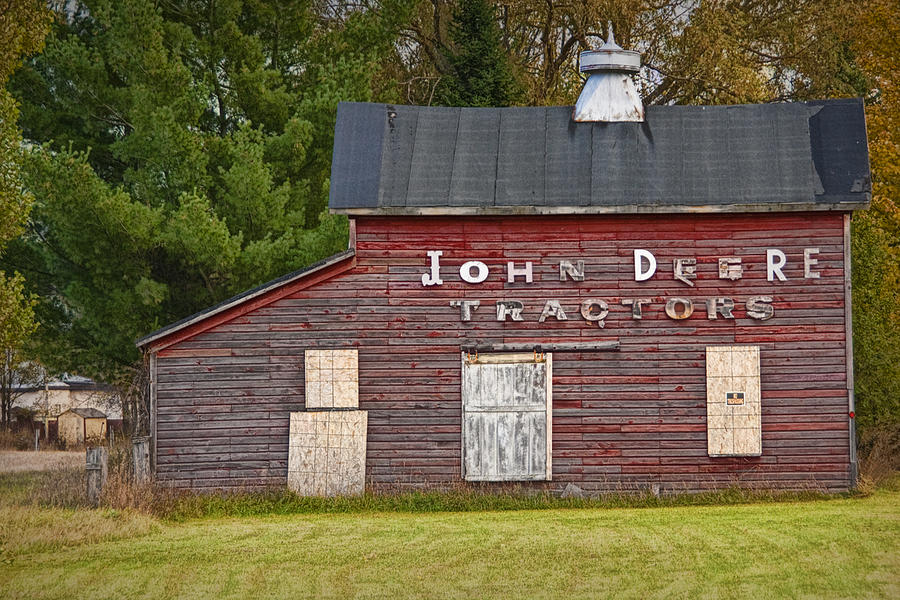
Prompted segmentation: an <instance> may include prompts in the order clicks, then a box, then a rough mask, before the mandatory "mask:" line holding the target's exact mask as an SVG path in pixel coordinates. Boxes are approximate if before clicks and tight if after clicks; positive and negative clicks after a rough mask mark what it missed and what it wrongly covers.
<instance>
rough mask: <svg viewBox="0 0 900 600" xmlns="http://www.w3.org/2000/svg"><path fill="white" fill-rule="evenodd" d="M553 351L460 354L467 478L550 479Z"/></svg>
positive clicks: (463, 467)
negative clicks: (477, 354)
mask: <svg viewBox="0 0 900 600" xmlns="http://www.w3.org/2000/svg"><path fill="white" fill-rule="evenodd" d="M551 363H552V360H551V355H550V354H544V355H542V356H540V357H536V356H535V355H534V354H533V353H527V354H526V353H521V354H520V353H516V354H482V355H479V356H477V357H471V358H469V357H467V355H466V354H465V353H463V358H462V406H463V419H462V436H463V440H462V453H463V456H462V470H463V478H464V479H466V480H467V481H523V480H540V479H550V476H551V472H552V469H551V463H550V447H551V439H550V438H551V434H550V415H551V406H552V400H551V380H552V372H551Z"/></svg>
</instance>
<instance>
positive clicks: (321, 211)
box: [4, 0, 403, 382]
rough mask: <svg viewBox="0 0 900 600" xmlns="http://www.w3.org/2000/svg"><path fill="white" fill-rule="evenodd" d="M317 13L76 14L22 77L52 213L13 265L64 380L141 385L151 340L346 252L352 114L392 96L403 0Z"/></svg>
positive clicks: (234, 2)
mask: <svg viewBox="0 0 900 600" xmlns="http://www.w3.org/2000/svg"><path fill="white" fill-rule="evenodd" d="M315 6H317V5H316V4H315V3H309V2H307V1H304V0H295V1H292V2H262V1H258V0H246V1H245V0H222V1H218V2H215V3H197V2H192V1H189V0H186V1H172V2H165V3H158V2H154V1H153V0H85V1H84V2H69V3H66V7H65V10H64V12H63V13H61V14H60V15H59V22H58V24H57V26H56V27H55V29H54V31H53V32H52V34H51V36H50V37H49V39H48V41H47V46H46V49H45V51H44V53H43V54H42V55H41V56H39V57H37V58H36V59H34V60H33V61H31V62H30V63H29V64H28V65H27V67H26V68H23V69H22V71H21V72H20V73H18V74H17V76H16V77H15V80H14V82H13V83H14V85H13V89H14V91H15V93H16V94H17V96H18V98H19V101H20V102H21V104H22V111H21V114H22V118H21V123H22V126H23V130H24V133H25V136H26V138H27V139H29V140H31V141H33V142H35V143H36V144H37V145H36V146H35V147H34V148H33V150H32V151H31V152H30V153H29V155H28V157H27V161H26V164H25V167H26V168H25V183H26V187H27V189H28V190H30V191H31V192H32V193H33V195H34V197H35V203H34V209H33V213H32V219H31V226H30V227H29V229H28V231H27V232H26V233H25V235H24V236H23V237H22V238H20V239H19V240H17V241H16V242H15V243H14V244H13V245H11V247H10V249H9V250H10V251H9V254H8V255H7V256H6V257H4V263H5V265H6V266H7V267H15V268H17V269H19V270H21V271H22V272H23V273H24V274H25V275H26V278H27V280H28V282H29V285H30V286H31V289H33V290H34V291H36V292H37V293H38V294H39V295H40V298H41V303H40V305H39V306H38V307H37V311H38V314H39V317H40V319H41V321H42V322H43V323H45V327H42V329H41V331H40V332H39V335H38V341H39V351H40V358H41V360H42V362H44V363H45V364H47V365H48V366H49V367H50V368H51V369H53V370H68V371H72V372H78V373H82V374H84V375H88V376H92V377H95V378H99V379H102V380H105V381H111V382H112V381H123V380H127V379H129V378H130V377H131V376H132V374H133V373H134V368H135V366H136V365H138V364H139V363H138V361H139V358H140V357H139V354H138V351H137V349H136V348H135V346H134V341H135V339H136V338H138V337H140V336H141V335H143V334H146V333H148V332H150V331H152V330H153V329H155V328H157V327H160V326H162V325H165V324H167V323H170V322H172V321H175V320H177V319H180V318H182V317H185V316H187V315H189V314H192V313H194V312H196V311H198V310H201V309H203V308H205V307H207V306H209V305H211V304H215V303H216V302H219V301H221V300H222V299H224V298H227V297H229V296H231V295H233V294H235V293H238V292H240V291H243V290H245V289H247V288H249V287H252V286H254V285H257V284H259V283H262V282H264V281H267V280H269V279H272V278H274V277H276V276H279V275H282V274H284V273H286V272H289V271H291V270H294V269H297V268H300V267H303V266H305V265H307V264H309V263H311V262H313V261H315V260H318V259H320V258H322V257H324V256H327V255H328V254H331V253H334V252H337V251H340V250H342V249H344V248H345V247H346V241H347V233H346V219H344V218H342V217H334V216H331V215H329V214H328V212H327V210H326V204H327V196H328V178H329V174H330V159H331V147H332V138H333V135H334V134H333V130H334V118H335V110H336V107H337V104H338V102H339V101H341V100H357V101H367V100H372V99H373V97H372V92H371V90H372V88H373V77H374V74H376V73H377V71H378V69H377V64H378V60H379V58H380V57H381V56H382V55H383V53H384V52H385V51H386V50H387V49H388V48H390V43H391V41H392V40H393V29H392V28H393V25H392V21H391V19H393V18H396V17H397V15H399V14H402V10H403V3H402V2H399V3H396V4H393V3H384V5H383V7H382V8H383V9H382V10H381V11H378V12H375V11H365V12H364V11H352V12H349V13H346V14H342V15H333V14H320V13H316V12H314V7H315ZM338 17H339V18H338Z"/></svg>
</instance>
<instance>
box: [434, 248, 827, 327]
mask: <svg viewBox="0 0 900 600" xmlns="http://www.w3.org/2000/svg"><path fill="white" fill-rule="evenodd" d="M819 252H820V250H819V248H804V249H803V258H802V261H803V277H804V278H805V279H819V278H821V275H822V274H821V271H818V270H814V268H815V267H816V266H817V265H818V263H819V260H818V259H817V258H816V257H815V255H817V254H819ZM426 256H427V258H428V271H427V272H426V273H423V274H422V285H423V286H425V287H430V286H440V285H444V280H443V279H442V278H441V257H442V256H444V252H443V251H442V250H428V251H427V252H426ZM633 256H634V280H635V281H647V280H649V279H651V278H653V277H654V276H655V275H656V273H657V268H656V267H657V260H656V256H654V254H653V253H652V252H650V251H649V250H644V249H640V248H638V249H635V250H633ZM505 262H506V281H505V284H506V285H515V284H525V285H528V284H532V283H534V281H535V280H536V272H535V268H534V263H533V262H532V261H523V262H522V263H519V265H522V266H519V265H517V264H516V263H515V262H514V261H505ZM697 262H698V261H697V259H696V258H694V257H690V258H674V259H672V276H673V278H674V279H675V280H676V281H680V282H682V283H684V284H686V285H689V286H691V287H695V283H694V282H695V281H696V280H697V278H698V275H699V274H698V273H697V269H698V264H697ZM539 264H540V263H539ZM557 264H558V267H559V271H558V272H559V281H561V282H566V281H570V280H571V281H574V282H581V281H585V263H584V260H560V261H558V263H557ZM787 264H788V258H787V255H786V254H785V253H784V252H782V251H781V250H779V249H777V248H768V249H766V258H765V265H766V279H767V280H768V281H771V282H776V281H778V282H780V281H787V280H788V277H787V276H786V275H785V273H784V269H785V268H786V266H787ZM715 268H716V269H717V273H718V279H727V280H730V281H738V280H740V279H742V278H743V274H744V269H745V264H744V262H743V259H742V258H741V257H738V256H725V257H720V258H718V259H717V261H716V263H715ZM490 273H491V267H489V266H488V264H487V263H485V262H483V261H480V260H466V261H464V262H463V263H462V264H461V265H460V267H459V278H460V280H461V281H464V282H466V283H470V284H476V285H477V284H480V283H483V282H485V281H487V279H488V277H489V276H490ZM712 276H713V277H715V276H716V275H712ZM554 277H555V275H554ZM537 280H538V281H540V276H539V275H537ZM612 301H613V303H615V304H619V305H621V306H623V307H627V309H626V314H627V313H630V314H629V315H628V316H629V317H630V318H631V319H632V320H635V321H639V320H641V319H643V318H644V316H645V314H646V313H647V312H648V311H653V310H657V311H658V310H659V303H660V302H662V303H663V308H662V311H663V312H664V314H665V315H666V316H667V317H668V318H670V319H673V320H679V321H680V320H684V319H689V318H691V317H692V316H693V315H694V312H695V311H696V308H697V307H705V308H706V311H705V312H706V318H707V319H710V320H714V319H720V318H721V319H735V318H736V317H735V314H734V311H735V310H736V307H737V306H738V305H737V303H736V302H735V299H734V298H730V297H713V298H683V297H672V298H615V299H613V300H612ZM576 302H578V301H576ZM772 303H773V297H772V296H750V297H749V298H747V300H746V301H744V306H743V308H744V314H745V315H746V316H747V318H750V319H754V320H757V321H766V320H768V319H771V318H772V317H773V316H774V315H775V307H774V306H773V304H772ZM480 305H481V301H480V300H465V299H460V300H451V301H450V306H451V307H453V308H458V309H459V320H460V321H462V322H471V321H472V319H473V313H474V312H475V311H476V310H477V309H478V307H479V306H480ZM496 308H497V312H496V319H497V321H502V322H505V321H524V320H525V316H524V315H525V313H526V310H527V307H526V306H525V304H524V303H523V302H521V301H519V300H497V301H496ZM572 312H577V313H579V314H580V315H581V318H582V319H584V320H585V321H587V322H589V323H596V324H597V327H600V328H603V327H605V320H606V319H607V318H608V316H609V312H610V311H609V301H608V300H604V299H600V298H589V299H586V300H583V301H580V304H577V305H576V306H575V308H574V309H573V310H572ZM568 314H569V313H568V312H567V308H566V307H564V306H563V303H562V302H561V301H559V300H556V299H550V300H545V301H544V304H543V307H542V308H541V309H540V312H539V313H537V321H538V322H540V323H543V322H545V321H547V320H548V319H551V318H552V319H554V320H556V321H566V320H568V318H569V317H568ZM739 316H740V313H739ZM694 318H698V317H694ZM699 318H702V317H699Z"/></svg>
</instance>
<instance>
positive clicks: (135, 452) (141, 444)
mask: <svg viewBox="0 0 900 600" xmlns="http://www.w3.org/2000/svg"><path fill="white" fill-rule="evenodd" d="M131 442H132V457H133V459H134V482H135V483H139V484H142V483H147V482H149V481H150V438H149V437H147V436H139V437H134V438H131Z"/></svg>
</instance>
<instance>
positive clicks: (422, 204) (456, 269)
mask: <svg viewBox="0 0 900 600" xmlns="http://www.w3.org/2000/svg"><path fill="white" fill-rule="evenodd" d="M579 102H581V101H579ZM582 108H583V107H581V106H580V105H579V107H578V108H576V113H575V117H576V118H573V111H572V108H571V107H556V108H444V107H428V108H426V107H412V106H389V105H383V104H349V103H345V104H341V105H340V106H339V108H338V119H337V127H336V133H335V146H334V160H333V168H332V185H331V199H330V206H331V209H332V211H333V212H336V213H341V214H346V215H348V216H349V217H350V223H351V227H350V232H351V233H350V242H349V249H348V250H347V251H346V252H343V253H341V254H338V255H336V256H333V257H331V258H329V259H327V260H325V261H322V262H320V263H318V264H315V265H313V266H311V267H310V268H308V269H304V270H301V271H297V272H295V273H291V274H288V275H286V276H284V277H282V278H280V279H277V280H275V281H272V282H270V283H267V284H265V285H262V286H260V287H259V288H256V289H254V290H250V291H248V292H246V293H244V294H241V295H239V296H237V297H235V298H232V299H230V300H227V301H225V302H223V303H221V304H219V305H217V306H215V307H212V308H210V309H208V310H206V311H204V312H202V313H199V314H197V315H194V316H191V317H188V318H187V319H184V320H183V321H180V322H178V323H175V324H173V325H170V326H168V327H165V328H163V329H161V330H159V331H157V332H155V333H152V334H150V335H148V336H146V337H144V338H142V339H141V340H139V341H138V346H140V347H141V348H142V349H143V350H144V351H145V352H146V353H148V354H149V357H150V368H151V398H152V411H151V412H152V429H153V431H152V435H153V442H154V444H153V459H154V468H155V473H156V477H157V479H158V480H159V481H161V482H165V483H167V484H170V485H175V486H180V487H191V488H199V489H212V488H229V487H238V486H240V487H247V486H261V485H270V484H280V485H284V484H285V483H287V484H288V485H289V486H290V487H291V488H293V489H296V490H298V491H300V492H301V493H306V494H337V493H355V492H359V491H361V490H362V489H363V486H364V485H369V486H371V487H373V488H375V489H384V488H403V487H408V486H429V487H434V486H437V487H442V486H445V487H449V486H455V485H457V484H458V483H459V482H461V481H488V482H518V483H517V485H522V486H525V487H536V488H542V489H547V488H548V489H551V490H554V491H560V490H562V489H564V488H565V487H566V486H567V485H568V484H573V485H575V486H578V488H580V489H582V490H585V491H587V492H595V491H604V490H638V489H647V488H651V487H652V488H654V489H661V490H672V491H678V490H684V491H697V490H703V489H709V488H720V487H725V486H729V485H733V484H738V485H747V486H751V485H752V486H764V487H768V488H780V489H797V488H805V487H810V486H812V487H816V488H821V489H826V490H846V489H848V488H849V487H851V486H852V485H853V484H854V481H855V476H856V475H855V468H856V458H855V452H854V433H853V432H854V428H853V381H852V348H851V331H850V323H851V319H850V272H849V267H850V259H849V248H850V245H849V244H850V238H849V222H850V217H851V211H852V210H855V209H860V208H864V207H865V206H867V204H868V202H869V199H870V192H869V190H870V187H869V169H868V157H867V149H866V139H865V122H864V115H863V105H862V102H861V101H859V100H833V101H822V102H809V103H797V104H769V105H758V106H757V105H754V106H720V107H688V106H666V107H648V108H647V110H646V114H645V115H643V114H641V115H638V117H639V118H633V119H630V120H629V121H624V122H622V121H619V122H604V121H595V120H590V121H584V120H583V119H578V120H576V119H577V117H578V115H579V114H580V113H579V111H581V109H582ZM638 108H640V107H638ZM582 112H583V111H582ZM641 112H642V111H641ZM496 485H499V483H498V484H496Z"/></svg>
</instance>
